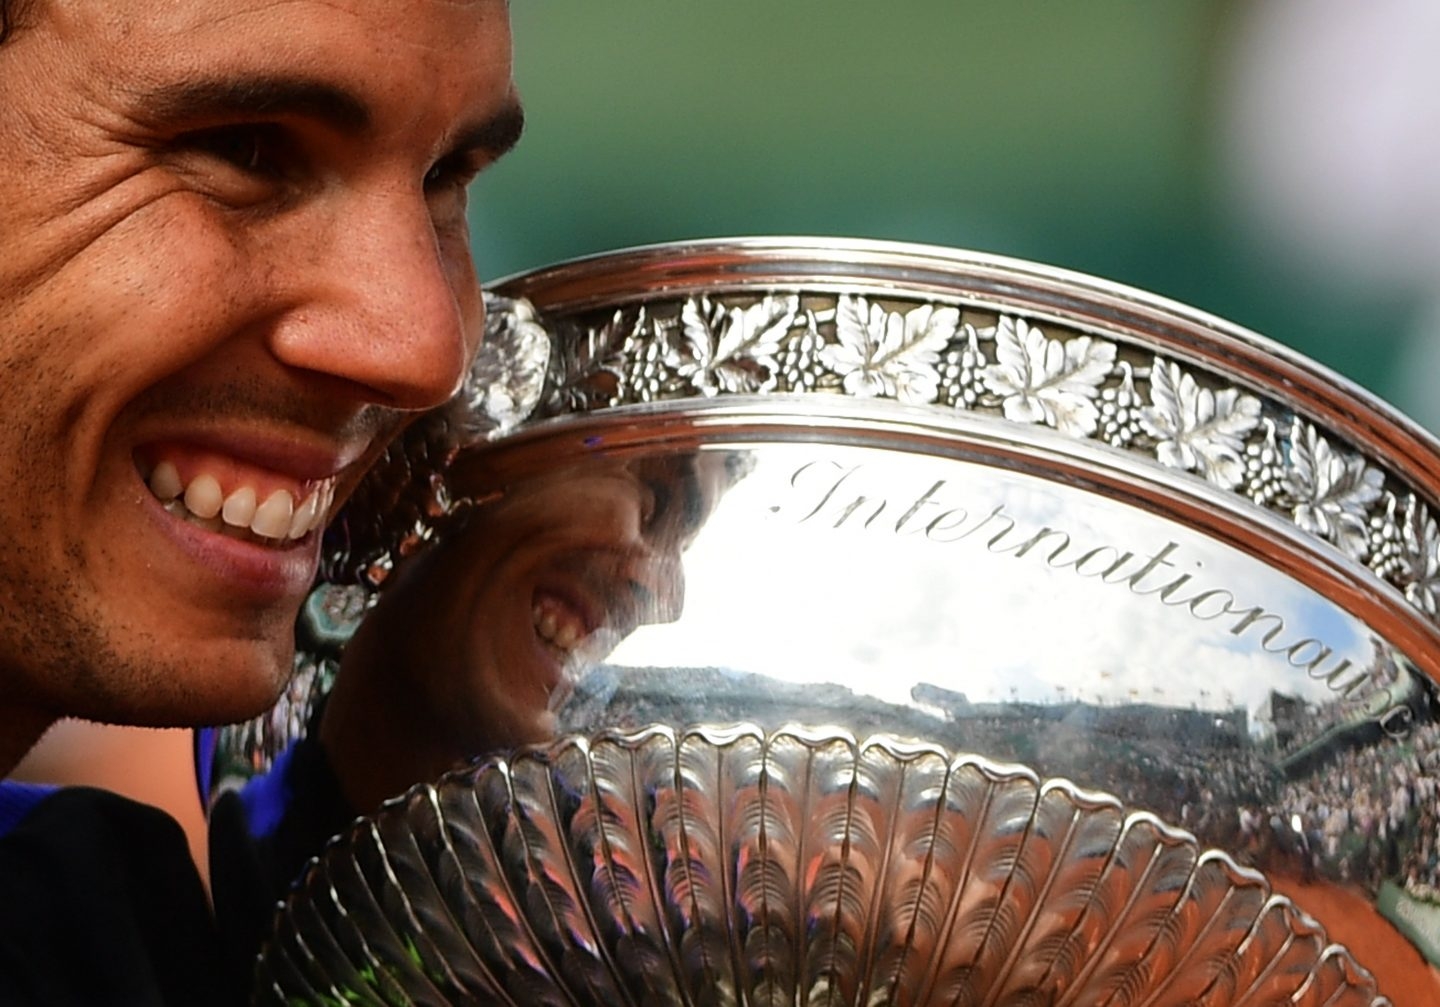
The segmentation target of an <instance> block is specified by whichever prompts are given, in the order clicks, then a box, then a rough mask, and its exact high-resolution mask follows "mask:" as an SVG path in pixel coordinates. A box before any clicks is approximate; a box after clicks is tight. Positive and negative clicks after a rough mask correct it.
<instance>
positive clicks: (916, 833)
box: [856, 746, 954, 1003]
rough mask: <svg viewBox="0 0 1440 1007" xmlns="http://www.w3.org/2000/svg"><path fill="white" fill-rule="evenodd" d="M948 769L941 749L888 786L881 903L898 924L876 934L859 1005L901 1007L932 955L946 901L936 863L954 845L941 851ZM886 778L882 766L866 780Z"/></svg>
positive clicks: (902, 769)
mask: <svg viewBox="0 0 1440 1007" xmlns="http://www.w3.org/2000/svg"><path fill="white" fill-rule="evenodd" d="M874 751H875V748H874V746H871V747H870V748H868V749H867V750H866V754H867V755H871V756H872V757H871V758H870V759H869V761H870V762H871V763H872V764H873V763H875V762H878V761H879V760H877V759H875V758H874V757H873V753H874ZM949 770H950V766H949V762H948V760H947V758H946V757H945V754H944V752H942V751H940V750H939V749H933V750H928V751H920V752H915V753H911V754H908V755H907V756H904V757H902V759H901V760H898V761H897V763H896V765H895V767H894V771H895V772H897V773H898V774H899V775H898V779H895V780H893V781H892V782H890V783H889V784H888V787H889V790H888V792H889V793H891V794H893V795H894V802H895V803H894V817H893V824H892V826H891V840H890V846H891V850H890V854H889V866H888V870H887V872H886V878H885V880H884V882H883V890H882V891H880V892H877V893H876V899H877V901H876V902H875V907H876V911H877V912H879V910H880V909H881V908H882V907H884V906H885V905H886V904H887V903H888V904H889V906H890V907H891V912H892V913H893V918H892V919H891V920H890V923H889V925H888V926H886V927H885V928H884V929H881V927H880V926H875V927H873V928H872V937H871V941H870V949H869V951H868V955H867V957H868V959H869V961H870V962H871V963H872V964H870V965H869V966H868V967H862V971H863V972H864V974H865V976H866V985H865V986H863V987H862V989H861V991H860V995H859V996H858V997H857V998H856V1002H857V1003H871V1002H879V1003H896V1002H901V1001H902V1000H903V996H902V992H901V991H903V990H909V989H913V988H914V987H913V986H911V985H910V984H911V982H912V981H913V978H912V977H913V976H914V975H915V974H916V972H917V970H918V969H919V968H922V967H924V966H925V965H926V964H927V963H928V962H929V960H930V958H931V956H932V955H933V952H934V948H935V945H936V943H937V932H938V931H939V929H940V926H941V924H942V922H943V919H944V913H945V898H946V895H947V894H948V892H947V890H946V887H945V886H944V885H943V884H942V883H940V881H939V874H938V873H937V869H936V861H937V859H943V858H945V857H947V856H953V855H954V851H953V849H952V848H951V847H950V846H949V844H948V843H947V844H945V845H944V846H943V848H942V845H941V844H942V839H941V823H942V822H944V821H945V820H946V819H945V816H944V814H943V809H944V801H943V800H941V797H942V796H943V794H944V792H945V784H946V778H947V777H948V776H949ZM882 772H883V767H876V768H874V769H872V770H871V772H869V773H867V774H865V775H866V777H869V778H878V777H879V776H880V774H881V773H882ZM880 786H884V785H883V784H879V781H878V779H877V788H878V787H880ZM886 792H887V791H886V790H883V789H877V792H876V795H875V796H876V799H877V800H884V798H885V794H886ZM882 919H883V916H882Z"/></svg>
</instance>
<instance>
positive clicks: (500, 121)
mask: <svg viewBox="0 0 1440 1007" xmlns="http://www.w3.org/2000/svg"><path fill="white" fill-rule="evenodd" d="M523 132H525V110H524V108H522V107H521V105H520V102H519V101H518V100H516V99H514V98H512V99H510V101H509V103H508V104H506V105H505V107H504V108H502V109H500V111H498V112H496V113H495V114H494V115H492V116H490V117H489V118H487V119H485V120H484V121H482V122H479V123H476V124H475V125H472V126H468V127H466V128H464V129H462V130H461V131H460V132H459V134H457V135H456V137H455V143H454V148H453V149H455V150H461V151H464V150H478V151H483V152H484V153H486V154H487V155H489V156H490V157H491V158H498V157H499V156H500V155H502V154H504V153H505V152H506V151H507V150H509V149H510V148H511V147H513V146H515V145H516V144H517V143H519V142H520V134H521V133H523Z"/></svg>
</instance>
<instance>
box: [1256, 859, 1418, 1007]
mask: <svg viewBox="0 0 1440 1007" xmlns="http://www.w3.org/2000/svg"><path fill="white" fill-rule="evenodd" d="M1270 883H1271V885H1272V886H1273V887H1274V889H1275V891H1276V892H1278V893H1280V894H1281V895H1285V896H1287V897H1289V898H1290V899H1291V900H1292V901H1293V902H1294V903H1295V904H1296V905H1297V906H1299V907H1300V908H1301V909H1304V910H1305V911H1306V912H1307V913H1309V914H1310V915H1311V916H1314V917H1316V918H1318V919H1321V920H1324V921H1325V932H1326V933H1327V934H1329V935H1330V939H1331V940H1333V941H1335V942H1336V943H1339V944H1343V945H1345V946H1346V947H1347V948H1349V949H1350V950H1351V951H1352V952H1353V953H1354V955H1355V958H1356V960H1357V961H1360V962H1363V963H1364V964H1365V966H1366V967H1367V968H1369V969H1371V970H1372V971H1374V972H1375V974H1376V975H1380V976H1384V980H1385V993H1386V995H1388V996H1389V997H1390V999H1391V1000H1392V1001H1394V1003H1395V1007H1432V1005H1434V1004H1436V1003H1440V970H1437V969H1435V968H1432V967H1431V966H1430V965H1429V964H1428V963H1427V962H1426V961H1425V959H1423V958H1421V957H1420V952H1418V951H1416V950H1415V948H1414V947H1413V946H1411V945H1410V943H1409V942H1407V941H1406V940H1405V939H1404V938H1403V937H1401V936H1400V935H1399V934H1398V933H1396V932H1395V928H1394V927H1393V926H1391V925H1390V923H1389V922H1388V921H1386V919H1385V918H1384V917H1383V916H1381V915H1380V914H1379V913H1378V912H1376V910H1375V906H1374V904H1373V903H1372V902H1371V901H1370V899H1368V898H1367V897H1366V896H1365V895H1364V893H1361V892H1355V891H1350V890H1348V889H1345V888H1341V887H1340V886H1339V885H1327V884H1318V885H1306V884H1302V883H1300V882H1298V881H1291V880H1289V879H1287V878H1279V877H1272V878H1271V879H1270Z"/></svg>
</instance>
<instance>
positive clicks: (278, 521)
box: [149, 462, 335, 541]
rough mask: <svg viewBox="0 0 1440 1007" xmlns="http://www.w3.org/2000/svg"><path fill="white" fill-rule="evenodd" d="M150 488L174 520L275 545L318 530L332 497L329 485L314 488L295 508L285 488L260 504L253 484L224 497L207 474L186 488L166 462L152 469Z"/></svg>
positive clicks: (174, 469) (332, 486)
mask: <svg viewBox="0 0 1440 1007" xmlns="http://www.w3.org/2000/svg"><path fill="white" fill-rule="evenodd" d="M149 485H150V492H151V493H154V494H155V496H156V497H157V498H158V499H160V500H161V501H163V502H164V503H165V509H166V510H168V511H170V513H172V514H174V515H175V516H176V517H182V518H185V519H186V520H187V521H190V522H192V523H193V524H197V525H200V526H201V527H202V528H207V529H209V530H211V531H223V532H226V533H227V534H235V535H239V536H240V537H245V536H246V535H247V534H251V535H255V536H258V537H259V538H264V539H271V540H274V541H284V540H286V539H288V540H291V541H294V540H295V539H300V538H304V537H305V536H306V535H308V534H310V532H312V531H314V530H315V529H316V528H318V527H320V526H321V525H322V524H323V523H324V522H325V517H326V515H327V514H329V513H330V505H331V503H333V502H334V498H335V487H334V485H333V484H332V483H329V482H324V483H321V484H320V485H319V486H317V487H316V488H315V489H314V490H312V491H311V492H310V495H309V496H307V497H306V498H305V499H304V500H302V501H301V502H300V504H299V506H296V503H295V496H294V494H292V493H291V492H290V491H289V490H284V489H278V490H276V491H275V492H273V493H271V494H270V495H269V496H268V497H266V498H265V499H264V500H260V499H259V498H258V497H257V495H256V493H255V488H254V487H253V486H241V487H240V488H239V489H237V490H234V491H233V492H232V493H231V494H230V495H229V496H226V495H225V494H224V492H223V491H222V490H221V489H220V483H219V481H218V480H216V478H215V477H214V476H212V475H208V474H202V475H198V476H196V477H195V478H194V479H192V480H190V485H189V486H186V485H185V484H184V483H182V482H181V481H180V473H179V472H178V471H177V470H176V468H175V466H174V465H173V464H171V463H170V462H161V463H160V464H159V465H156V466H155V470H154V471H153V472H151V473H150V481H149Z"/></svg>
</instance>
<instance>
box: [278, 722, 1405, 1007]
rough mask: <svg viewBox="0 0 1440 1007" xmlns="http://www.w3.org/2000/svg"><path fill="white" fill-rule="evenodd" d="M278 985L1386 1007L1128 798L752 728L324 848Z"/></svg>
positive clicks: (1308, 924) (759, 999) (420, 999)
mask: <svg viewBox="0 0 1440 1007" xmlns="http://www.w3.org/2000/svg"><path fill="white" fill-rule="evenodd" d="M259 983H260V985H261V988H262V989H270V990H274V991H276V993H277V996H278V995H281V994H283V995H284V996H287V997H290V998H304V999H305V1001H306V1002H310V1003H325V1002H330V1003H350V1002H355V1001H356V1000H357V999H360V998H362V997H367V996H371V997H384V998H385V1001H386V1002H390V1003H504V1004H557V1005H559V1004H576V1003H581V1004H624V1003H630V1004H662V1003H695V1004H732V1003H751V1004H765V1003H786V1004H793V1003H804V1004H816V1003H845V1004H865V1003H883V1004H929V1003H937V1004H938V1003H960V1004H990V1003H999V1004H1022V1003H1024V1004H1047V1005H1054V1007H1062V1005H1092V1004H1103V1003H1127V1004H1128V1003H1164V1004H1182V1003H1184V1004H1188V1003H1207V1004H1222V1003H1223V1004H1232V1003H1233V1004H1238V1003H1267V1004H1269V1003H1281V1002H1284V1003H1298V1004H1314V1005H1319V1004H1329V1005H1336V1007H1339V1005H1369V1004H1372V1003H1376V1002H1380V1001H1379V1000H1378V997H1377V992H1376V987H1375V982H1374V979H1373V978H1372V977H1371V976H1370V975H1368V974H1367V973H1366V972H1365V971H1364V970H1362V969H1360V968H1358V967H1357V966H1356V965H1355V962H1354V961H1353V960H1352V959H1351V957H1350V956H1349V954H1348V953H1346V952H1345V951H1344V950H1343V949H1342V948H1338V947H1336V946H1334V945H1332V944H1329V943H1327V941H1326V939H1325V937H1324V933H1323V931H1322V930H1321V929H1320V928H1319V927H1318V926H1316V925H1315V923H1314V921H1313V920H1311V919H1309V918H1308V917H1306V916H1305V914H1304V913H1302V912H1299V911H1297V910H1296V908H1295V907H1294V906H1293V904H1292V903H1291V902H1290V901H1289V900H1288V899H1285V898H1283V897H1280V896H1276V895H1274V894H1273V893H1272V892H1271V890H1270V889H1269V886H1268V885H1267V884H1266V882H1265V879H1264V878H1263V877H1262V876H1261V875H1259V874H1256V873H1254V872H1251V871H1246V870H1243V869H1241V868H1238V867H1236V865H1235V864H1234V863H1233V862H1232V861H1230V859H1229V858H1227V857H1225V856H1224V855H1221V854H1216V853H1215V852H1213V851H1210V852H1202V851H1201V850H1200V849H1199V848H1198V847H1197V846H1196V844H1195V842H1194V840H1193V839H1192V838H1191V837H1190V836H1189V835H1187V834H1185V833H1183V832H1179V831H1176V830H1173V829H1170V828H1167V827H1166V826H1164V825H1163V824H1161V823H1160V822H1158V821H1157V820H1156V819H1155V818H1153V817H1152V816H1149V815H1146V814H1126V812H1125V811H1124V809H1123V808H1122V807H1121V805H1120V803H1119V802H1118V801H1116V800H1114V799H1113V798H1109V797H1106V796H1104V795H1102V794H1097V793H1089V792H1085V791H1080V790H1076V789H1075V788H1074V787H1073V786H1071V785H1070V784H1068V783H1064V782H1060V781H1053V780H1051V781H1044V782H1043V783H1042V781H1041V780H1040V779H1039V778H1038V777H1036V776H1035V775H1034V774H1033V773H1031V772H1029V771H1028V770H1025V769H1023V768H1022V767H1019V766H1003V765H998V764H995V763H992V762H989V761H987V760H983V759H977V758H974V757H960V758H956V757H953V756H951V755H949V754H948V753H947V752H945V751H944V750H943V749H940V748H937V747H935V746H925V745H913V744H905V743H900V742H896V741H894V740H891V739H887V738H884V737H879V738H872V739H870V740H868V741H866V742H864V743H857V742H856V741H855V739H853V738H850V737H848V736H845V735H842V734H838V733H833V732H831V733H817V732H795V731H780V732H778V733H775V734H773V735H769V736H767V735H765V734H763V733H762V732H760V731H758V730H756V729H754V728H743V727H742V728H737V729H733V730H723V731H722V730H717V729H713V728H712V729H709V730H704V731H691V732H687V733H684V734H680V735H676V734H675V733H673V732H670V731H666V730H662V729H650V730H647V731H644V732H640V733H638V734H634V735H630V736H623V735H621V736H616V735H605V736H602V737H600V738H597V739H596V740H595V741H594V742H590V743H587V742H585V741H583V740H569V741H566V742H562V743H558V744H556V745H554V746H552V747H548V748H544V749H539V750H532V751H529V752H526V753H523V754H521V755H519V756H517V757H515V758H514V759H513V760H503V759H502V760H495V761H489V762H485V763H482V764H480V765H479V766H477V767H475V768H473V769H471V770H469V771H468V772H465V773H463V774H459V775H457V776H454V777H451V778H448V779H446V780H444V781H442V782H440V783H439V784H437V785H436V786H433V787H424V788H417V789H416V790H414V791H412V792H411V794H410V795H409V796H408V797H407V798H406V799H405V801H404V802H401V803H397V804H394V805H391V806H390V807H388V808H387V809H386V810H384V811H383V812H381V814H380V815H379V816H378V817H377V818H375V819H374V820H373V821H366V822H361V823H358V824H357V825H356V827H355V828H354V829H352V830H351V832H350V833H349V834H348V835H347V836H346V837H345V838H344V841H343V843H342V844H341V845H340V846H338V847H335V848H333V849H332V850H330V851H329V852H328V853H327V855H326V856H325V857H324V858H323V859H322V860H321V862H320V864H319V865H318V866H317V868H316V869H315V870H314V871H313V872H312V873H311V874H310V876H309V877H308V878H307V880H306V882H305V886H304V888H303V889H302V890H301V891H300V892H299V893H298V894H297V896H296V897H295V898H292V900H291V902H290V904H289V905H288V907H287V909H286V911H285V912H284V913H283V914H282V915H281V917H280V921H279V925H278V928H277V932H276V937H275V940H274V942H273V944H272V945H271V948H270V951H269V953H268V954H267V955H266V957H265V959H264V961H263V962H262V964H261V968H260V974H259ZM288 1002H293V999H292V1000H290V1001H288Z"/></svg>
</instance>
